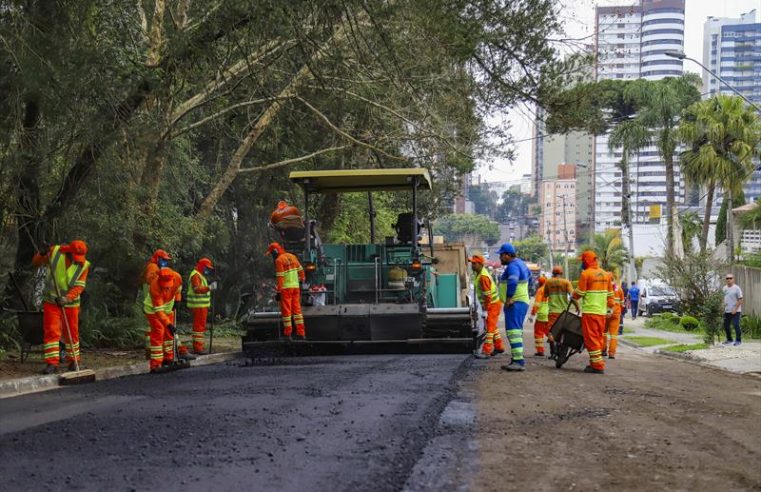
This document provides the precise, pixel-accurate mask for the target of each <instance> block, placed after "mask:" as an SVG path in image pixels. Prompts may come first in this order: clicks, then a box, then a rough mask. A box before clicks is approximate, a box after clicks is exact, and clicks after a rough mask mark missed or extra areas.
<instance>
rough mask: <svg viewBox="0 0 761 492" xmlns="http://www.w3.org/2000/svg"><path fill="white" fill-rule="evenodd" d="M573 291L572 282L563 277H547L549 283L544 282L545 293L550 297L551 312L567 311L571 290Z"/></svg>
mask: <svg viewBox="0 0 761 492" xmlns="http://www.w3.org/2000/svg"><path fill="white" fill-rule="evenodd" d="M572 291H573V287H572V285H571V282H569V281H568V280H567V279H564V278H561V277H553V278H549V279H547V283H545V284H544V293H545V294H546V297H547V298H548V299H549V310H550V311H549V312H550V313H552V314H558V313H562V312H563V311H565V308H566V307H567V306H568V295H569V292H572Z"/></svg>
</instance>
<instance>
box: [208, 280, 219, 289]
mask: <svg viewBox="0 0 761 492" xmlns="http://www.w3.org/2000/svg"><path fill="white" fill-rule="evenodd" d="M209 290H217V282H216V281H214V282H212V283H210V284H209Z"/></svg>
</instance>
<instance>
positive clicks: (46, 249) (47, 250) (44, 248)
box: [37, 243, 50, 256]
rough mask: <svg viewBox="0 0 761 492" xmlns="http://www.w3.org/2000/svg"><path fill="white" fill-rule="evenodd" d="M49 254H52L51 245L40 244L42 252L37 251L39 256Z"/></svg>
mask: <svg viewBox="0 0 761 492" xmlns="http://www.w3.org/2000/svg"><path fill="white" fill-rule="evenodd" d="M48 253H50V245H49V244H48V243H42V244H40V250H39V251H37V254H39V255H40V256H45V255H47V254H48Z"/></svg>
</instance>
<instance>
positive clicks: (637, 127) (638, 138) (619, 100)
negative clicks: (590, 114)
mask: <svg viewBox="0 0 761 492" xmlns="http://www.w3.org/2000/svg"><path fill="white" fill-rule="evenodd" d="M643 83H646V82H645V81H641V80H636V81H633V82H624V83H623V85H621V90H620V91H617V92H616V93H615V94H614V95H613V96H612V97H611V99H610V103H609V108H610V110H611V113H612V115H611V119H612V120H613V121H617V122H618V123H617V124H616V125H615V126H614V127H613V129H612V130H611V132H610V136H609V137H608V148H609V149H610V151H611V152H614V151H615V150H617V149H619V148H620V149H621V160H620V161H619V163H618V167H619V169H621V224H623V225H624V226H626V227H627V229H628V236H629V250H630V252H632V254H631V258H630V259H631V262H630V265H629V276H634V275H636V267H635V265H634V254H633V251H634V228H633V227H632V224H631V220H630V219H631V181H630V176H629V159H630V158H631V155H632V154H633V153H635V152H637V151H638V150H640V149H642V148H644V147H646V146H647V145H649V144H650V132H649V131H648V128H647V127H646V126H645V125H643V124H642V121H641V119H639V118H637V117H636V116H637V110H638V107H639V106H640V105H641V102H642V101H641V99H642V97H641V95H642V94H643V93H644V91H643V89H642V87H641V85H642V84H643Z"/></svg>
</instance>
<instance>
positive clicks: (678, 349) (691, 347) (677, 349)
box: [663, 343, 708, 353]
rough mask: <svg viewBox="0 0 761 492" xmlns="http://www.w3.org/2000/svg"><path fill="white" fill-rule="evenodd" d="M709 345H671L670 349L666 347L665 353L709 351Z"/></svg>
mask: <svg viewBox="0 0 761 492" xmlns="http://www.w3.org/2000/svg"><path fill="white" fill-rule="evenodd" d="M707 348H708V344H707V343H680V344H679V345H671V346H669V347H664V348H663V351H664V352H677V353H682V352H687V351H688V350H701V349H707Z"/></svg>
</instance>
